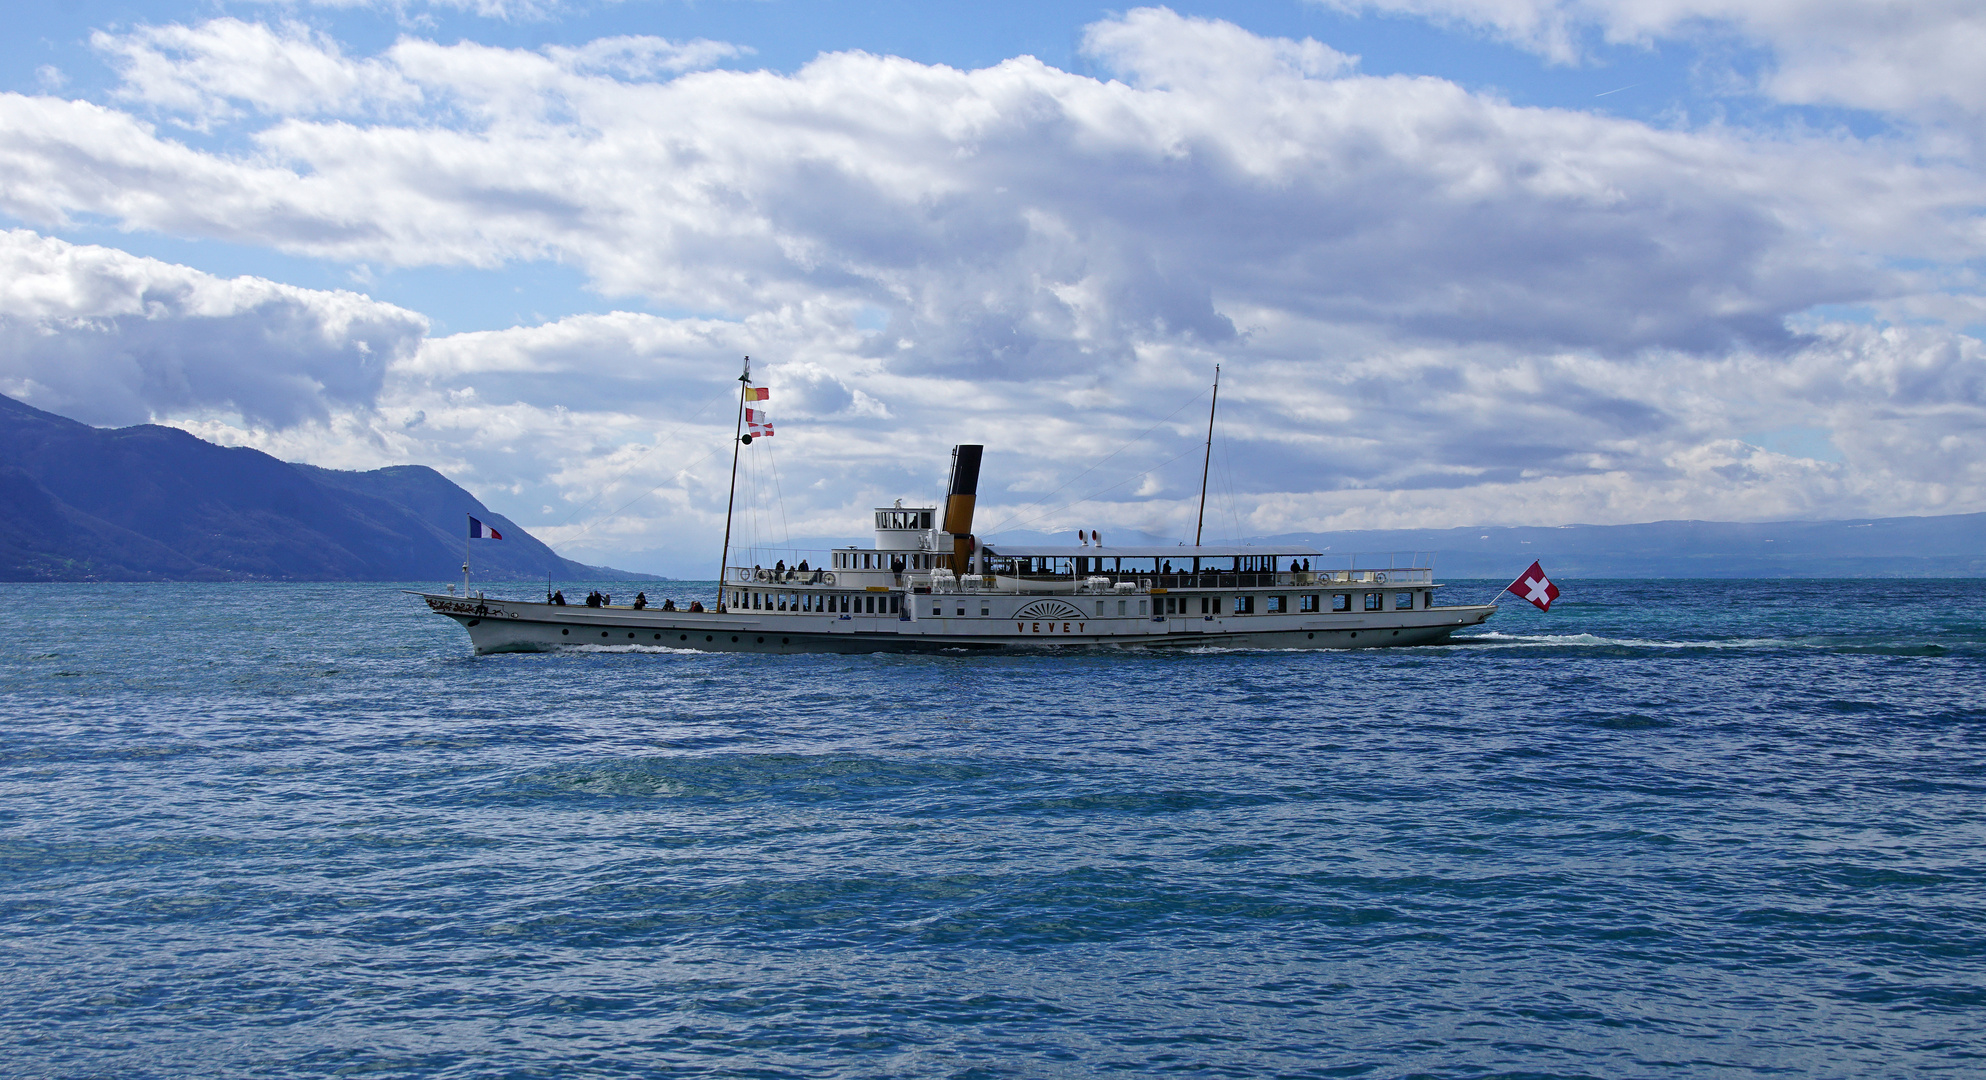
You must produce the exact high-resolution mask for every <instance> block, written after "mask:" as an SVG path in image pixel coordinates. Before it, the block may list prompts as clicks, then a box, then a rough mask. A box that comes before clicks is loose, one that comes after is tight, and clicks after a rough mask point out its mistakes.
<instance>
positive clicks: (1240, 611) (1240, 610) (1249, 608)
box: [1234, 596, 1255, 615]
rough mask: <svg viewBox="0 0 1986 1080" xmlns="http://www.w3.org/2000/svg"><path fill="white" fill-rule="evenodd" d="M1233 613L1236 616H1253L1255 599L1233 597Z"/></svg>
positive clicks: (1250, 597)
mask: <svg viewBox="0 0 1986 1080" xmlns="http://www.w3.org/2000/svg"><path fill="white" fill-rule="evenodd" d="M1234 613H1235V614H1236V615H1253V614H1255V598H1254V597H1252V596H1237V597H1235V598H1234Z"/></svg>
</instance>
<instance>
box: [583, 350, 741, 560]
mask: <svg viewBox="0 0 1986 1080" xmlns="http://www.w3.org/2000/svg"><path fill="white" fill-rule="evenodd" d="M730 392H731V390H730V388H729V387H720V388H719V389H718V391H717V393H715V394H712V395H711V396H710V397H709V398H708V399H706V400H705V401H704V403H703V404H701V405H699V406H697V410H696V411H695V412H693V413H691V414H690V415H689V418H688V419H687V420H683V421H681V424H682V425H683V426H685V427H687V426H688V425H689V424H691V423H692V422H694V421H695V420H696V418H697V417H699V416H702V415H703V414H704V410H706V409H708V408H710V406H711V405H712V404H714V403H715V402H716V401H717V400H718V399H719V398H722V397H725V396H727V395H729V394H730ZM657 441H658V442H659V441H660V440H657ZM654 449H655V447H654V446H652V445H651V446H646V447H643V448H642V451H641V453H639V454H636V455H635V456H634V460H632V461H630V462H628V464H627V467H626V468H624V469H622V470H621V471H620V472H617V473H615V474H614V475H613V477H612V478H611V479H609V480H608V481H607V482H606V483H605V484H602V485H601V486H600V490H599V491H598V492H597V493H596V494H594V496H593V497H592V498H590V499H588V500H586V501H585V502H583V503H580V504H579V505H578V506H577V507H575V508H574V509H573V511H572V513H570V514H567V515H566V518H565V520H564V521H561V522H559V523H558V524H557V525H554V526H552V528H554V529H563V528H565V527H566V526H567V525H570V524H572V519H573V518H576V517H578V516H579V515H580V513H581V512H582V511H584V510H586V509H587V508H588V507H591V506H592V505H593V504H594V503H596V502H599V501H600V497H601V496H602V495H605V494H606V493H607V492H609V491H612V490H613V488H614V485H615V484H618V483H620V482H621V478H622V477H625V476H626V475H627V474H629V473H631V472H633V471H634V469H635V466H637V465H640V464H641V463H642V460H643V459H644V458H646V457H647V456H648V453H649V451H651V450H654ZM709 456H710V455H709V454H705V455H704V457H705V458H707V457H709ZM702 462H703V458H698V459H697V463H698V464H701V463H702ZM686 471H688V470H687V469H685V470H680V471H679V472H678V473H677V474H676V475H677V476H680V475H681V474H682V472H686ZM674 479H675V476H672V477H670V480H674ZM666 483H669V480H665V481H663V483H662V484H657V485H655V486H654V487H652V488H649V489H648V490H647V491H645V492H643V493H642V494H641V495H640V496H638V497H636V498H635V499H634V500H632V501H630V502H628V503H626V504H625V505H623V506H622V507H621V508H620V510H615V511H612V512H611V513H608V514H607V515H606V517H603V518H600V519H596V520H594V521H592V522H589V523H588V524H587V526H586V528H585V529H581V530H579V532H576V533H574V534H573V535H574V536H583V535H585V533H586V531H587V529H591V528H592V527H593V526H595V525H598V524H600V522H601V521H604V520H606V518H611V517H613V516H614V515H615V514H619V513H620V512H621V510H626V509H627V508H628V507H629V506H633V505H634V504H635V503H637V502H640V501H641V500H642V499H644V498H647V497H648V496H649V495H652V494H654V493H655V492H656V491H658V490H660V489H661V487H662V486H663V484H666ZM559 542H560V543H562V544H563V543H570V542H571V541H570V538H568V539H566V540H561V541H559Z"/></svg>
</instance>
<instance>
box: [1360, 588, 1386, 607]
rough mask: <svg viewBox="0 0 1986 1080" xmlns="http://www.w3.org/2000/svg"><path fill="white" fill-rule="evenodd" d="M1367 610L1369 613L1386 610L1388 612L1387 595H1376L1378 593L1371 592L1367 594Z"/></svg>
mask: <svg viewBox="0 0 1986 1080" xmlns="http://www.w3.org/2000/svg"><path fill="white" fill-rule="evenodd" d="M1365 610H1367V611H1384V610H1386V594H1385V593H1376V592H1369V593H1366V594H1365Z"/></svg>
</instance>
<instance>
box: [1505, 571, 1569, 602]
mask: <svg viewBox="0 0 1986 1080" xmlns="http://www.w3.org/2000/svg"><path fill="white" fill-rule="evenodd" d="M1503 591H1504V592H1507V593H1515V594H1516V595H1518V596H1521V597H1523V598H1524V599H1526V600H1529V601H1530V602H1531V603H1533V604H1535V605H1537V608H1538V610H1539V611H1550V610H1551V609H1552V601H1554V600H1556V599H1558V586H1556V585H1554V584H1552V579H1551V578H1548V577H1546V576H1545V568H1544V567H1542V566H1540V565H1538V564H1537V563H1532V564H1531V568H1530V569H1529V570H1526V571H1524V572H1523V573H1521V574H1519V575H1517V580H1516V581H1513V582H1511V583H1510V587H1509V588H1507V589H1505V590H1503Z"/></svg>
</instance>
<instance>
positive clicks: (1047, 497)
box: [985, 390, 1212, 536]
mask: <svg viewBox="0 0 1986 1080" xmlns="http://www.w3.org/2000/svg"><path fill="white" fill-rule="evenodd" d="M1209 393H1212V391H1211V390H1202V391H1201V392H1199V393H1198V394H1195V395H1193V398H1192V400H1190V401H1188V402H1186V403H1185V404H1184V405H1181V406H1179V408H1177V409H1174V410H1172V411H1171V412H1169V413H1167V414H1166V415H1165V418H1164V419H1162V420H1160V421H1159V422H1158V423H1156V424H1153V425H1152V426H1151V427H1148V428H1146V429H1145V430H1143V431H1141V432H1139V433H1138V434H1137V435H1134V436H1132V437H1131V438H1130V439H1127V440H1125V442H1124V443H1123V444H1122V445H1120V446H1119V447H1118V448H1117V449H1115V450H1112V451H1111V452H1110V453H1109V454H1107V455H1105V456H1104V458H1103V460H1101V461H1098V462H1097V463H1096V464H1094V465H1092V466H1090V467H1089V468H1087V469H1084V470H1083V471H1082V472H1079V473H1077V474H1076V475H1074V476H1072V477H1070V478H1069V479H1067V480H1065V481H1063V482H1062V485H1061V486H1060V487H1057V488H1056V489H1055V490H1054V491H1051V492H1049V493H1048V494H1046V495H1043V496H1042V497H1040V498H1039V499H1036V500H1034V501H1033V502H1030V503H1027V504H1025V505H1023V506H1021V507H1020V508H1019V509H1017V510H1015V511H1014V512H1013V513H1011V514H1008V515H1007V516H1006V518H1004V519H1003V520H1001V522H1000V523H999V524H997V525H995V526H993V527H992V528H990V529H987V530H986V533H985V535H988V536H991V535H992V534H994V533H997V532H999V531H1000V530H1001V529H1004V528H1006V527H1007V526H1008V525H1009V524H1011V523H1012V522H1013V521H1014V519H1015V518H1018V517H1020V516H1021V515H1022V514H1025V513H1027V512H1028V511H1029V510H1032V509H1034V508H1035V507H1037V506H1040V505H1041V504H1042V503H1044V502H1047V501H1048V500H1050V499H1052V498H1054V497H1055V496H1057V495H1059V494H1061V493H1062V491H1063V490H1064V489H1066V488H1068V487H1069V486H1070V485H1072V484H1074V483H1075V482H1076V481H1078V480H1081V479H1082V478H1083V477H1085V476H1088V475H1089V474H1091V473H1093V472H1095V471H1097V470H1098V469H1100V468H1102V467H1103V466H1104V465H1106V464H1108V463H1109V462H1110V459H1111V458H1114V457H1116V456H1117V455H1119V454H1121V453H1123V452H1124V451H1126V450H1129V449H1130V448H1131V447H1132V446H1133V445H1135V444H1137V443H1138V442H1140V441H1142V440H1143V439H1144V437H1145V436H1147V435H1150V434H1151V433H1152V432H1154V431H1157V430H1158V429H1159V428H1162V427H1164V426H1165V425H1166V424H1167V423H1169V422H1170V421H1171V420H1172V418H1173V417H1175V416H1178V415H1179V414H1180V413H1181V412H1184V411H1185V410H1186V408H1187V407H1188V406H1191V405H1197V404H1199V402H1200V399H1201V398H1203V397H1206V396H1207V395H1208V394H1209ZM1172 460H1173V461H1178V460H1179V459H1178V458H1173V459H1172ZM1171 463H1172V462H1170V461H1169V462H1167V463H1166V464H1168V465H1170V464H1171ZM1159 467H1163V466H1159ZM1150 471H1151V470H1150V469H1147V470H1145V472H1150ZM1138 475H1139V476H1143V475H1145V473H1139V474H1138ZM1116 486H1117V485H1115V484H1113V485H1111V487H1116ZM1103 490H1105V491H1108V490H1110V489H1109V488H1105V489H1103ZM1089 498H1091V496H1085V497H1084V498H1081V499H1077V500H1076V502H1074V503H1068V504H1066V505H1065V506H1063V507H1059V508H1058V509H1067V508H1068V507H1069V506H1074V505H1076V503H1081V502H1087V501H1089ZM1048 513H1054V511H1053V510H1051V511H1048ZM1046 516H1047V514H1036V515H1035V516H1034V517H1031V518H1028V519H1027V521H1024V522H1022V523H1021V524H1023V525H1025V524H1027V523H1028V522H1032V521H1039V520H1041V519H1042V518H1043V517H1046Z"/></svg>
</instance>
